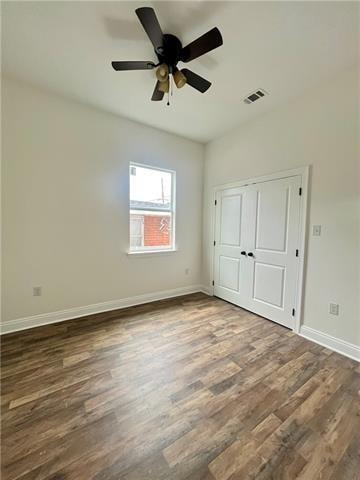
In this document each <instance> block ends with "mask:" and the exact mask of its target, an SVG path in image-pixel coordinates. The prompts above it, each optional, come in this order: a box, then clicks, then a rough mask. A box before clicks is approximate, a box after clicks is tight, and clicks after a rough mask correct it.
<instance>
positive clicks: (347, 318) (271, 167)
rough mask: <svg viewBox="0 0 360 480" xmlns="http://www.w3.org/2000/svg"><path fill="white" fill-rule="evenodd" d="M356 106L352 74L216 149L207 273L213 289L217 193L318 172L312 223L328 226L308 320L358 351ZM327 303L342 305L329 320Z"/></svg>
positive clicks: (311, 242) (314, 256)
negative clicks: (289, 172) (226, 186)
mask: <svg viewBox="0 0 360 480" xmlns="http://www.w3.org/2000/svg"><path fill="white" fill-rule="evenodd" d="M358 99H359V76H358V71H357V70H353V71H349V72H346V74H344V75H342V76H341V77H338V78H337V79H336V80H335V81H333V82H332V83H331V84H329V85H324V86H323V87H322V88H321V89H319V90H317V91H315V92H312V93H309V94H307V95H304V96H303V97H302V98H299V99H297V100H296V101H293V102H291V103H288V104H287V105H286V106H283V107H282V108H279V109H278V110H276V111H272V112H270V113H268V114H266V115H264V116H262V117H261V118H259V119H257V120H255V121H252V122H250V123H248V124H246V125H245V124H244V125H241V126H239V128H237V129H236V130H235V131H233V132H231V133H229V134H227V135H225V136H224V137H222V138H220V139H218V140H215V141H212V142H210V143H209V144H208V145H207V148H206V169H205V177H206V178H205V187H204V265H203V267H204V282H205V283H206V284H210V280H211V273H210V270H209V265H210V257H211V254H212V248H211V244H212V233H211V228H210V213H209V212H210V210H211V209H210V205H211V198H212V197H211V194H212V187H213V186H215V185H219V184H222V183H227V182H232V181H236V180H237V179H245V178H249V177H254V176H259V175H265V174H269V173H274V172H276V171H280V170H286V169H290V168H295V167H300V166H304V165H311V166H312V173H311V180H310V205H311V206H310V215H309V217H310V218H309V221H310V226H312V225H313V224H316V225H322V235H321V236H320V237H313V236H312V235H311V234H310V232H308V253H307V258H306V260H307V261H306V288H305V305H304V312H303V321H304V324H305V325H307V326H308V327H311V328H313V329H315V330H319V331H321V332H323V333H327V334H329V335H332V336H335V337H337V338H340V339H342V340H345V341H349V342H351V343H354V344H360V306H359V303H360V283H359V267H360V236H359V223H360V217H359V209H360V196H359V195H360V194H359V162H360V155H359V134H360V130H359V105H358ZM248 108H252V106H249V107H248ZM254 108H256V106H255V105H254ZM329 302H335V303H339V304H340V315H339V316H338V317H336V316H332V315H330V314H329Z"/></svg>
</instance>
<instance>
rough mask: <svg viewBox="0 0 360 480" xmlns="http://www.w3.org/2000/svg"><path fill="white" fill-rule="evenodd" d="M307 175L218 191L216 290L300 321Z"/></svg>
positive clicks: (265, 312) (281, 319)
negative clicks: (299, 280) (303, 200)
mask: <svg viewBox="0 0 360 480" xmlns="http://www.w3.org/2000/svg"><path fill="white" fill-rule="evenodd" d="M300 186H301V176H293V177H287V178H282V179H279V180H271V181H266V182H261V183H255V184H251V185H246V186H242V187H237V188H228V189H224V190H221V191H218V192H217V194H216V217H215V247H214V248H215V252H214V295H216V296H217V297H220V298H223V299H224V300H227V301H229V302H232V303H234V304H236V305H239V306H240V307H243V308H245V309H247V310H250V311H252V312H254V313H257V314H258V315H261V316H263V317H266V318H268V319H270V320H273V321H275V322H277V323H280V324H281V325H284V326H286V327H288V328H293V327H294V316H293V309H294V307H295V297H296V289H297V278H298V268H299V257H298V248H299V221H300V193H301V191H300V190H299V189H300Z"/></svg>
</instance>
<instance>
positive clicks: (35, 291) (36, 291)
mask: <svg viewBox="0 0 360 480" xmlns="http://www.w3.org/2000/svg"><path fill="white" fill-rule="evenodd" d="M41 293H42V292H41V287H33V297H41Z"/></svg>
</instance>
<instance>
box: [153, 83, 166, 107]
mask: <svg viewBox="0 0 360 480" xmlns="http://www.w3.org/2000/svg"><path fill="white" fill-rule="evenodd" d="M159 86H160V82H159V81H157V82H156V85H155V88H154V92H153V94H152V97H151V100H152V101H153V102H159V101H160V100H162V99H163V98H164V92H160V90H159Z"/></svg>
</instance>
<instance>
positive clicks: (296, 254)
mask: <svg viewBox="0 0 360 480" xmlns="http://www.w3.org/2000/svg"><path fill="white" fill-rule="evenodd" d="M295 256H296V257H298V256H299V250H298V249H296V251H295Z"/></svg>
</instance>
